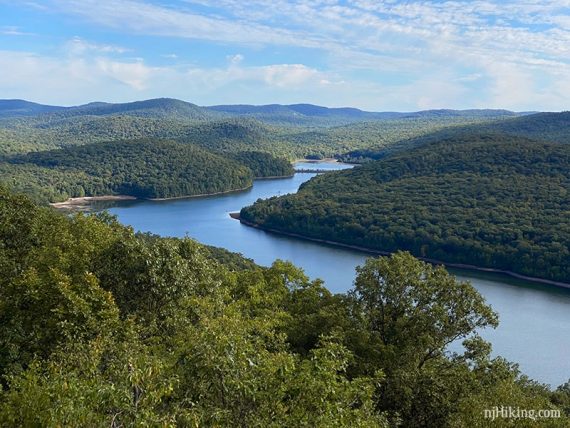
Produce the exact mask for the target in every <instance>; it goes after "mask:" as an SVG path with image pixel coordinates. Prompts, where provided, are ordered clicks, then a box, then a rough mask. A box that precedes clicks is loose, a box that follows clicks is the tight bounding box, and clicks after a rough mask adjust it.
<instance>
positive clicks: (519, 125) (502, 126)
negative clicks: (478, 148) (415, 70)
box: [339, 112, 570, 162]
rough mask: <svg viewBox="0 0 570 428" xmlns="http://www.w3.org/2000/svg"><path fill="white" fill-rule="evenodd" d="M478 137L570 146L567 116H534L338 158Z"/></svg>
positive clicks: (371, 156)
mask: <svg viewBox="0 0 570 428" xmlns="http://www.w3.org/2000/svg"><path fill="white" fill-rule="evenodd" d="M478 134H486V135H489V134H496V135H497V138H501V137H500V136H501V135H508V136H515V137H522V138H530V139H533V140H538V141H549V142H554V143H570V112H561V113H536V114H531V115H525V116H521V117H515V118H506V119H504V120H499V121H494V122H492V123H488V122H483V123H479V124H474V123H472V124H459V126H449V127H443V128H440V129H433V132H424V133H419V134H417V135H415V136H413V135H411V136H410V135H408V136H405V137H404V138H401V139H400V140H399V141H397V142H394V144H389V145H386V144H380V143H379V144H377V145H375V146H374V145H372V146H369V147H367V148H365V149H361V150H353V151H349V152H348V153H345V154H343V155H341V156H339V158H340V159H343V160H345V161H350V162H365V161H368V160H377V159H382V158H384V157H386V156H388V155H389V154H390V153H394V152H399V151H405V150H410V149H413V148H414V147H419V146H422V145H424V144H429V143H435V142H438V141H459V140H466V141H468V140H469V139H470V138H471V137H472V136H473V135H478Z"/></svg>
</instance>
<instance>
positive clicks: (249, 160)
mask: <svg viewBox="0 0 570 428" xmlns="http://www.w3.org/2000/svg"><path fill="white" fill-rule="evenodd" d="M229 158H230V159H233V160H235V161H237V162H239V163H241V164H244V165H245V166H247V167H248V168H249V169H251V171H252V172H253V176H254V177H255V178H267V177H288V176H291V175H293V174H294V173H295V170H294V169H293V165H291V163H290V162H288V161H287V160H285V159H276V158H274V157H273V156H271V155H270V154H268V153H263V152H238V153H231V154H230V155H229Z"/></svg>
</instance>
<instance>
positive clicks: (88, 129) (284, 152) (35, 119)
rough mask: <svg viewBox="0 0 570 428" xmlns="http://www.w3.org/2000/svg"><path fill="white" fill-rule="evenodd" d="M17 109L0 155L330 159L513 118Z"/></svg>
mask: <svg viewBox="0 0 570 428" xmlns="http://www.w3.org/2000/svg"><path fill="white" fill-rule="evenodd" d="M22 103H23V104H22ZM20 104H22V105H20ZM20 104H18V103H16V104H14V102H11V101H10V100H5V101H4V102H2V100H0V153H4V154H10V153H25V152H29V151H40V150H50V149H53V148H63V147H67V146H73V145H81V144H90V143H98V142H106V141H119V140H126V139H143V138H161V139H173V140H174V139H175V140H179V141H181V142H185V143H191V144H197V145H200V146H202V147H205V148H207V149H212V150H218V151H225V152H238V151H263V152H266V153H270V154H273V155H277V156H279V157H285V158H289V159H295V158H301V157H304V156H309V155H313V156H320V157H330V156H334V155H340V154H342V153H346V152H349V151H352V150H357V149H358V150H360V149H368V148H374V149H378V148H382V147H389V146H390V145H392V144H394V143H396V142H398V141H401V140H403V139H409V138H415V137H418V136H422V135H425V134H429V133H432V132H435V131H438V130H441V129H444V128H447V127H454V126H461V125H466V124H473V123H488V122H492V121H497V120H500V121H502V120H506V119H507V118H509V117H511V116H513V115H514V113H512V112H507V111H502V110H466V111H455V110H431V111H426V112H416V113H394V112H387V113H374V112H364V111H361V110H358V109H351V108H326V107H321V106H314V105H311V104H295V105H289V106H282V105H269V106H247V105H245V106H239V105H238V106H214V107H199V106H196V105H194V104H191V103H186V102H183V101H180V100H174V99H154V100H146V101H137V102H133V103H124V104H109V103H90V104H86V105H83V106H77V107H51V106H41V105H35V104H33V103H26V102H24V101H22V102H21V103H20ZM28 104H30V105H28ZM3 105H4V107H5V109H4V110H2V108H3ZM18 108H21V111H23V112H24V113H22V114H20V113H18V112H19V111H20V110H18ZM54 109H55V110H54Z"/></svg>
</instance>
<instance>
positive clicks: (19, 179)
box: [0, 140, 281, 202]
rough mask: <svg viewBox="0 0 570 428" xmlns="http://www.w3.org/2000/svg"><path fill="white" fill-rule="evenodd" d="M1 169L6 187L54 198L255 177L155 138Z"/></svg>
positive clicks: (9, 163)
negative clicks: (154, 139)
mask: <svg viewBox="0 0 570 428" xmlns="http://www.w3.org/2000/svg"><path fill="white" fill-rule="evenodd" d="M253 156H255V155H253ZM268 161H269V162H270V161H271V160H268ZM280 167H281V165H280ZM269 168H270V167H269ZM0 173H1V181H2V182H3V183H4V184H5V185H7V186H9V187H11V188H13V189H14V190H17V191H21V192H24V193H27V194H29V195H31V196H32V197H34V198H35V199H36V200H39V201H50V202H53V201H54V200H62V199H67V197H75V196H98V195H114V194H122V195H130V196H135V197H139V198H169V197H178V196H192V195H201V194H209V193H216V192H225V191H231V190H238V189H243V188H245V187H248V186H251V184H252V179H253V173H252V171H251V169H250V168H248V167H247V166H245V165H244V164H243V163H238V162H236V161H233V160H230V159H227V158H224V157H223V156H220V155H217V154H215V153H212V152H209V151H206V150H204V149H201V148H199V147H196V146H194V145H189V144H180V143H176V142H168V141H151V140H146V141H133V142H111V143H97V144H89V145H85V146H75V147H68V148H66V149H61V150H52V151H46V152H34V153H28V154H26V155H20V156H15V157H11V158H6V159H5V161H4V162H0Z"/></svg>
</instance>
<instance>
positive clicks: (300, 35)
mask: <svg viewBox="0 0 570 428" xmlns="http://www.w3.org/2000/svg"><path fill="white" fill-rule="evenodd" d="M158 97H170V98H178V99H182V100H185V101H189V102H192V103H195V104H198V105H215V104H272V103H279V104H291V103H313V104H319V105H325V106H330V107H341V106H350V107H358V108H361V109H365V110H370V111H416V110H425V109H434V108H455V109H466V108H505V109H509V110H515V111H537V110H541V111H561V110H569V109H570V0H520V1H511V0H481V1H479V0H474V1H461V0H459V1H435V0H432V1H425V0H424V1H414V0H410V1H400V0H290V1H285V0H251V1H248V0H178V1H174V0H44V1H39V0H36V1H28V0H15V1H9V0H8V1H7V0H0V98H19V99H26V100H30V101H35V102H40V103H47V104H54V105H78V104H83V103H88V102H93V101H107V102H127V101H134V100H142V99H149V98H158Z"/></svg>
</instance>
